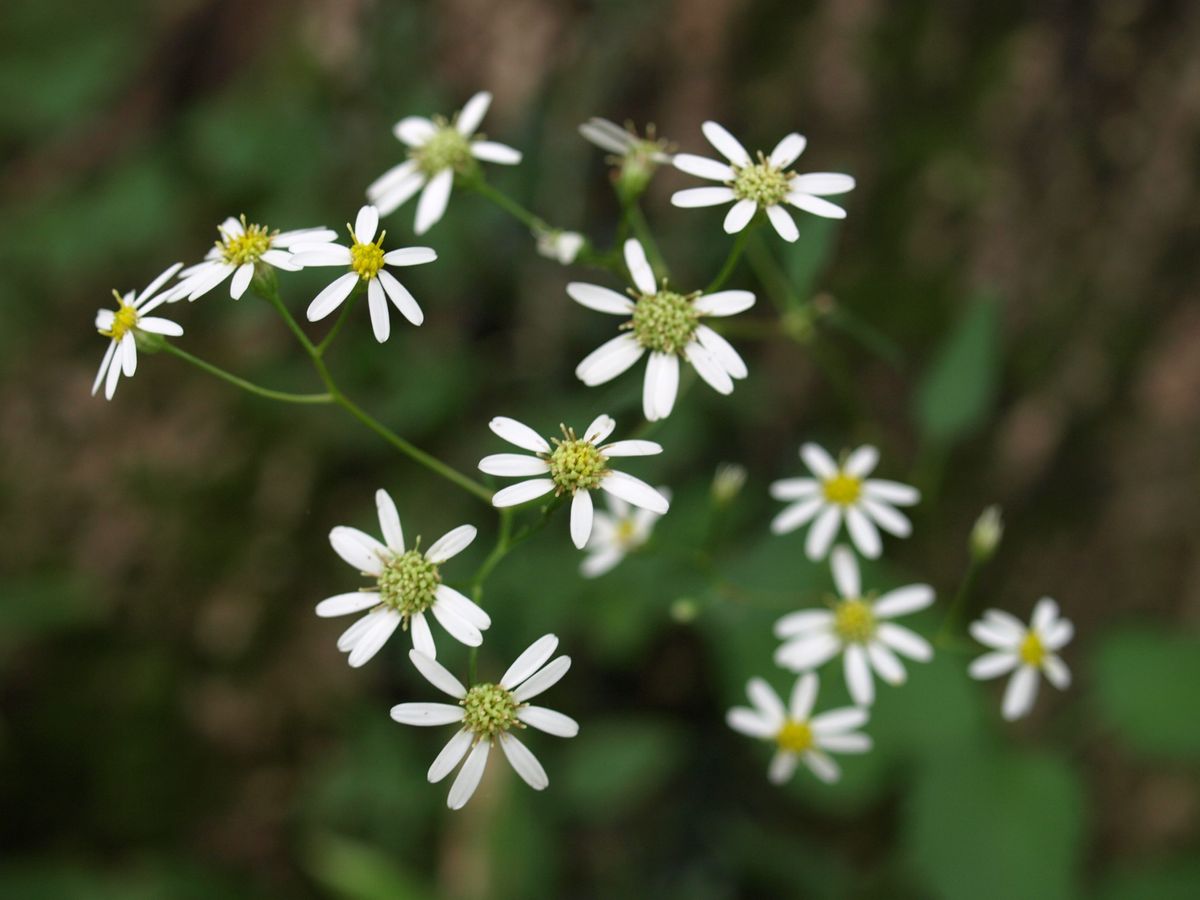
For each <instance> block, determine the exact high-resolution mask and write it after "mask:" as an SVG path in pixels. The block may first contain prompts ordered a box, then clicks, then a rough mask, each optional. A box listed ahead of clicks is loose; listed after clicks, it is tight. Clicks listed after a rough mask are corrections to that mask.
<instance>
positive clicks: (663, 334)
mask: <svg viewBox="0 0 1200 900" xmlns="http://www.w3.org/2000/svg"><path fill="white" fill-rule="evenodd" d="M698 296H700V295H699V293H694V294H677V293H676V292H675V291H668V290H667V289H666V288H665V287H664V288H663V290H661V291H659V292H658V293H657V294H642V295H640V296H639V298H638V301H637V303H635V304H634V307H633V317H632V318H631V319H630V322H629V326H628V327H630V328H631V329H633V336H634V337H635V338H637V342H638V343H639V344H641V345H642V346H643V347H645V348H646V349H648V350H651V351H655V352H658V353H677V354H680V355H682V354H683V350H684V348H685V347H686V346H687V345H688V344H689V343H691V341H692V336H693V335H694V334H695V333H696V326H697V324H698V323H699V321H700V315H699V313H697V312H696V308H695V307H694V306H693V305H692V301H693V300H695V299H696V298H697V297H698Z"/></svg>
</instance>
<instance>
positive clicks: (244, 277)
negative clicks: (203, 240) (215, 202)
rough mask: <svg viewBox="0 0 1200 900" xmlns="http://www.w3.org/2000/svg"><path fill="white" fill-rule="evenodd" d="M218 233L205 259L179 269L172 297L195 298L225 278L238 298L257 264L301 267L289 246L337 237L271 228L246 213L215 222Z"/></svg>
mask: <svg viewBox="0 0 1200 900" xmlns="http://www.w3.org/2000/svg"><path fill="white" fill-rule="evenodd" d="M217 234H219V235H220V237H219V238H218V240H217V242H216V244H215V245H214V246H213V248H212V249H211V250H209V251H208V254H207V255H206V256H205V257H204V262H201V263H197V264H196V265H194V266H189V267H188V268H186V269H184V270H183V271H182V272H180V273H179V284H178V285H176V286H175V289H174V291H173V292H172V299H176V300H178V299H180V298H182V297H187V298H188V299H189V300H195V299H196V298H197V297H202V296H203V295H204V294H207V293H208V292H209V291H211V290H212V289H213V288H215V287H217V285H219V284H221V282H223V281H224V280H225V279H226V278H229V277H230V276H231V275H232V276H233V278H232V280H231V281H230V282H229V296H230V297H232V298H233V299H234V300H239V299H241V296H242V294H244V293H246V288H248V287H249V286H250V282H251V281H252V280H253V278H254V272H255V270H256V268H257V267H258V266H259V265H266V266H271V267H272V268H275V269H282V270H284V271H285V272H295V271H298V270H299V269H300V266H298V265H297V264H296V263H294V262H293V261H292V253H291V249H292V248H293V247H294V246H296V245H297V244H302V243H325V242H326V241H332V240H333V239H334V238H335V237H337V232H335V231H331V230H330V229H328V228H323V227H322V228H300V229H297V230H295V231H271V230H270V229H269V228H267V227H266V226H265V225H256V224H254V223H252V222H251V223H248V222H247V221H246V217H245V216H241V217H240V218H237V219H235V218H233V217H232V216H231V217H229V218H228V219H226V220H225V221H224V222H222V223H221V224H220V225H218V226H217Z"/></svg>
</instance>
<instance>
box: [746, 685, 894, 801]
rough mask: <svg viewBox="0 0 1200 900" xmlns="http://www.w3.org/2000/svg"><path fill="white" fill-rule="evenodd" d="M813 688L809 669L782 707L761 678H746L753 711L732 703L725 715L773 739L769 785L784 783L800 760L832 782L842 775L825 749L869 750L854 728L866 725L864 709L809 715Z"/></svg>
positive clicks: (814, 693)
mask: <svg viewBox="0 0 1200 900" xmlns="http://www.w3.org/2000/svg"><path fill="white" fill-rule="evenodd" d="M817 689H818V682H817V676H816V675H815V674H814V673H812V672H809V673H807V674H805V675H801V676H800V677H799V678H797V679H796V684H795V685H794V686H793V687H792V695H791V697H790V698H789V701H788V705H787V707H786V708H785V707H784V705H783V701H782V700H780V699H779V695H778V694H776V693H775V691H773V690H772V689H771V686H770V685H769V684H767V683H766V682H765V681H763V680H762V679H761V678H751V679H750V681H749V683H747V685H746V694H747V695H748V696H749V697H750V702H751V703H752V704H753V705H754V706H753V709H752V708H750V707H747V706H735V707H734V708H733V709H731V710H729V713H728V714H727V715H726V717H725V721H726V722H727V723H728V724H729V727H730V728H732V729H733V730H734V731H738V732H741V733H742V734H744V735H747V736H749V737H752V738H759V739H760V740H764V741H774V743H775V747H776V750H775V756H774V757H772V759H771V764H770V766H769V767H768V768H767V777H768V778H769V779H770V780H771V782H772V783H773V784H783V783H784V782H785V781H788V780H789V779H790V778H791V777H792V774H793V773H794V772H795V771H796V764H797V763H799V762H803V763H804V764H805V765H806V766H808V768H809V769H810V770H811V771H812V773H813V774H814V775H816V776H817V777H818V778H819V779H821V780H822V781H824V782H826V783H833V782H835V781H837V780H838V778H840V777H841V774H842V773H841V770H840V769H839V768H838V765H837V763H835V762H834V761H833V759H832V758H830V756H829V754H830V753H866V752H867V751H868V750H870V749H871V738H870V737H869V736H867V735H865V734H862V733H861V732H858V731H856V730H855V729H857V728H861V727H862V726H863V725H865V724H867V719H868V718H869V713H868V712H867V711H866V710H865V709H859V708H856V707H853V706H846V707H843V708H841V709H831V710H830V711H829V712H823V713H821V714H820V715H818V716H814V715H812V710H813V707H814V706H815V705H816V701H817Z"/></svg>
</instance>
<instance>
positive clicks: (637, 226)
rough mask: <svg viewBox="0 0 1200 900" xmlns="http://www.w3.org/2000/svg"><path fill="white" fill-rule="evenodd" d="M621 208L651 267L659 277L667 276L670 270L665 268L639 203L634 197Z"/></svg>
mask: <svg viewBox="0 0 1200 900" xmlns="http://www.w3.org/2000/svg"><path fill="white" fill-rule="evenodd" d="M623 208H624V212H625V218H626V220H628V222H629V225H630V226H631V227H632V228H633V233H634V236H635V237H637V239H638V241H639V242H640V243H641V245H642V247H643V248H644V249H645V251H646V255H647V256H648V257H649V259H650V265H651V267H652V268H653V269H654V271H655V272H656V273H657V274H658V276H659V277H660V278H666V277H668V276H669V275H670V274H671V273H670V270H669V269H668V268H667V262H666V260H665V259H664V258H663V255H662V251H660V250H659V249H658V242H657V241H655V240H654V234H653V233H652V232H651V231H650V223H649V222H647V221H646V216H645V214H644V213H643V212H642V207H641V204H639V203H638V202H637V200H636V199H634V200H629V201H627V202H626V203H625V204H624V207H623Z"/></svg>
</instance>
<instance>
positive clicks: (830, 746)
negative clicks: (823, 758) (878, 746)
mask: <svg viewBox="0 0 1200 900" xmlns="http://www.w3.org/2000/svg"><path fill="white" fill-rule="evenodd" d="M817 746H819V747H820V748H821V749H822V750H832V751H833V752H834V753H866V752H867V751H868V750H870V749H871V747H872V746H873V744H872V742H871V739H870V738H869V737H868V736H867V735H865V734H831V735H828V736H826V737H823V738H821V739H820V740H819V741H818V742H817Z"/></svg>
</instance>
